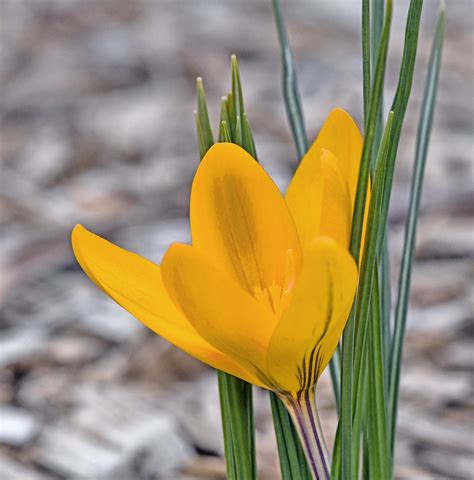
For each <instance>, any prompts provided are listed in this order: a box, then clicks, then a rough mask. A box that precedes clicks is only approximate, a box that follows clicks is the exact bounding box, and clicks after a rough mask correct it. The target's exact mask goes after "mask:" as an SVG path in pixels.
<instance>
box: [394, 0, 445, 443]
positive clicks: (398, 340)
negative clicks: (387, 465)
mask: <svg viewBox="0 0 474 480" xmlns="http://www.w3.org/2000/svg"><path fill="white" fill-rule="evenodd" d="M445 15H446V14H445V5H444V2H443V3H442V4H441V8H440V12H439V18H438V24H437V28H436V33H435V36H434V40H433V45H432V49H431V57H430V62H429V65H428V72H427V78H426V82H425V89H424V94H423V103H422V107H421V113H420V119H419V122H418V133H417V139H416V153H415V164H414V170H413V177H412V183H411V191H410V202H409V207H408V216H407V219H406V225H405V241H404V246H403V256H402V262H401V266H400V277H399V285H398V298H397V305H396V311H395V329H394V338H393V344H392V354H391V374H390V402H389V405H390V411H389V414H390V422H391V449H392V452H393V451H394V445H395V433H396V423H397V407H398V395H399V385H400V369H401V363H402V354H403V341H404V337H405V327H406V317H407V309H408V298H409V293H410V279H411V270H412V264H413V252H414V248H415V240H416V226H417V221H418V214H419V207H420V199H421V192H422V187H423V177H424V171H425V164H426V157H427V153H428V144H429V139H430V135H431V130H432V126H433V116H434V107H435V103H436V93H437V89H438V78H439V71H440V66H441V51H442V47H443V40H444V28H445ZM406 83H407V84H408V81H407V82H406ZM406 88H407V86H405V87H404V89H406ZM401 96H402V87H400V93H399V95H398V97H397V100H398V103H401Z"/></svg>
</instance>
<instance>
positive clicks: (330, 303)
mask: <svg viewBox="0 0 474 480" xmlns="http://www.w3.org/2000/svg"><path fill="white" fill-rule="evenodd" d="M356 284H357V268H356V265H355V262H354V260H353V258H352V257H351V256H350V254H349V253H348V252H347V250H345V249H344V248H342V247H341V246H339V245H338V244H337V243H336V242H335V241H334V240H332V239H329V238H327V237H319V238H317V239H316V240H315V241H314V242H313V244H312V245H311V248H310V249H309V250H308V253H307V255H306V256H305V261H304V264H303V269H302V271H301V274H300V276H299V277H298V279H297V281H296V285H295V287H294V290H293V293H292V298H291V303H290V305H289V306H288V308H287V310H286V311H285V313H284V314H283V316H282V318H281V319H280V321H279V323H278V326H277V328H276V329H275V332H274V334H273V336H272V338H271V340H270V344H269V348H268V355H267V368H268V372H269V376H270V378H271V379H273V381H274V382H275V383H276V384H277V385H279V387H280V388H281V389H282V390H283V391H285V392H288V393H292V394H296V393H297V392H299V391H301V390H305V389H308V388H310V387H311V386H312V385H314V383H315V382H316V380H317V379H318V377H319V375H320V374H321V372H322V371H323V369H324V368H325V367H326V365H327V363H328V362H329V360H330V358H331V356H332V354H333V353H334V350H335V349H336V346H337V342H338V341H339V337H340V335H341V333H342V330H343V329H344V326H345V324H346V321H347V317H348V314H349V311H350V308H351V305H352V302H353V299H354V294H355V290H356Z"/></svg>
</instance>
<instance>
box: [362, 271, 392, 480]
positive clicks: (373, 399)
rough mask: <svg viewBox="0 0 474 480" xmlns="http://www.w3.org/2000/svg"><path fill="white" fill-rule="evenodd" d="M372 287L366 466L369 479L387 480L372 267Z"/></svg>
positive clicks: (379, 322)
mask: <svg viewBox="0 0 474 480" xmlns="http://www.w3.org/2000/svg"><path fill="white" fill-rule="evenodd" d="M373 268H374V282H373V284H374V288H373V291H372V296H371V300H370V321H369V330H368V342H367V343H368V357H369V362H368V372H369V374H368V376H367V378H368V380H369V382H368V386H369V395H368V399H369V404H368V408H367V412H368V418H367V423H366V426H367V435H368V448H369V451H368V452H366V453H367V454H368V463H369V469H370V478H377V479H380V480H390V478H391V462H390V454H389V437H388V427H387V407H386V389H385V370H384V360H383V345H382V317H381V311H380V297H379V288H378V285H379V279H378V266H377V264H376V263H375V264H374V266H373Z"/></svg>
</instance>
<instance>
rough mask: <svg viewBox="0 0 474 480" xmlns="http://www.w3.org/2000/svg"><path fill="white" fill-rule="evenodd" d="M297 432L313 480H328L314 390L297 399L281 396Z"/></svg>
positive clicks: (323, 442)
mask: <svg viewBox="0 0 474 480" xmlns="http://www.w3.org/2000/svg"><path fill="white" fill-rule="evenodd" d="M281 399H282V400H283V402H284V404H285V406H286V408H287V410H288V412H289V414H290V416H291V418H292V420H293V424H294V426H295V428H296V431H297V432H298V435H299V437H300V440H301V445H302V447H303V450H304V453H305V455H306V459H307V460H308V465H309V467H310V470H311V473H312V474H313V477H314V479H315V480H329V476H330V473H329V472H330V470H331V469H330V466H329V452H328V448H327V446H326V442H325V440H324V434H323V430H322V428H321V423H320V421H319V415H318V411H317V408H316V401H315V398H314V390H312V389H311V390H310V391H306V392H302V393H301V394H300V395H299V396H298V397H297V398H294V397H291V396H281Z"/></svg>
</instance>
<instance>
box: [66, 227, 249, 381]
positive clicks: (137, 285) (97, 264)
mask: <svg viewBox="0 0 474 480" xmlns="http://www.w3.org/2000/svg"><path fill="white" fill-rule="evenodd" d="M72 247H73V250H74V255H75V256H76V259H77V261H78V262H79V264H80V265H81V267H82V269H83V270H84V272H85V273H86V274H87V275H88V277H89V278H90V279H91V280H92V281H93V282H94V283H95V284H96V285H97V286H98V287H99V288H100V289H101V290H102V291H103V292H105V293H106V294H107V295H108V296H109V297H111V298H112V299H113V300H115V301H116V302H117V303H118V304H119V305H120V306H122V307H123V308H124V309H125V310H127V311H128V312H130V313H131V314H132V315H133V316H134V317H136V318H137V319H138V320H140V322H142V323H143V324H145V325H146V326H147V327H148V328H150V329H151V330H153V331H154V332H155V333H157V334H158V335H160V336H162V337H163V338H165V339H166V340H168V341H169V342H171V343H172V344H174V345H176V346H177V347H179V348H180V349H181V350H184V351H185V352H187V353H189V354H190V355H192V356H193V357H196V358H197V359H199V360H201V361H203V362H205V363H207V364H209V365H211V366H212V367H215V368H218V369H220V370H224V371H226V372H228V373H232V374H233V375H236V376H239V377H241V378H245V379H246V380H248V381H253V377H251V376H248V375H246V372H245V370H244V369H242V368H241V367H240V366H239V365H238V364H236V363H235V362H234V361H233V360H232V359H230V358H229V357H228V356H227V355H225V354H223V353H222V352H220V351H218V350H216V349H215V348H214V347H212V346H211V345H209V343H207V342H206V341H205V340H204V339H203V338H202V337H201V336H200V335H199V334H198V333H197V332H196V330H195V329H194V328H193V327H192V325H191V324H190V323H189V322H188V321H187V319H186V318H185V317H184V315H183V314H182V313H181V312H180V311H179V310H178V309H177V308H176V306H175V305H174V303H173V302H172V301H171V299H170V298H169V296H168V294H167V292H166V290H165V288H164V285H163V280H162V276H161V272H160V267H159V266H158V265H155V264H154V263H152V262H150V261H148V260H146V259H145V258H143V257H141V256H139V255H136V254H134V253H131V252H128V251H127V250H124V249H122V248H120V247H117V246H116V245H114V244H112V243H110V242H108V241H107V240H104V239H103V238H101V237H99V236H97V235H95V234H93V233H92V232H89V231H88V230H86V229H85V228H84V227H82V226H81V225H77V226H76V227H75V228H74V230H73V232H72Z"/></svg>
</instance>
